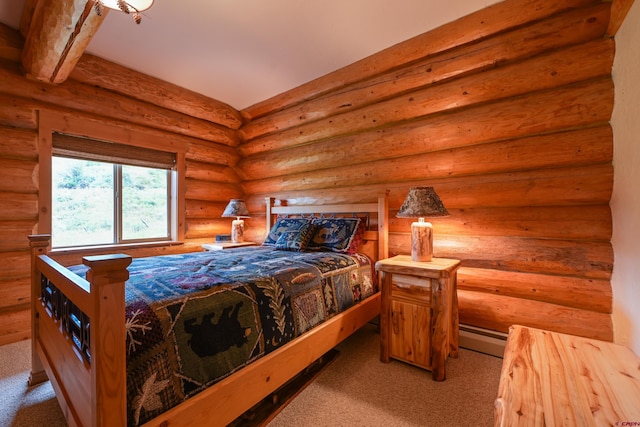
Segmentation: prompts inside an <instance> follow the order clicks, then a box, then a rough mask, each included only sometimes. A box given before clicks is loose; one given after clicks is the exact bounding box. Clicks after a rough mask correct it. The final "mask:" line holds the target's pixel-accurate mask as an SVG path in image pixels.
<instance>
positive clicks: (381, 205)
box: [377, 190, 389, 261]
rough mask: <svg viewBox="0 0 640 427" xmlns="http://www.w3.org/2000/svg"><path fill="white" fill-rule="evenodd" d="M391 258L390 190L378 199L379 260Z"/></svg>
mask: <svg viewBox="0 0 640 427" xmlns="http://www.w3.org/2000/svg"><path fill="white" fill-rule="evenodd" d="M386 258H389V190H386V191H385V195H384V196H381V197H378V259H377V261H380V260H383V259H386Z"/></svg>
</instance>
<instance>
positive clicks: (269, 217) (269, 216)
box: [264, 197, 274, 238]
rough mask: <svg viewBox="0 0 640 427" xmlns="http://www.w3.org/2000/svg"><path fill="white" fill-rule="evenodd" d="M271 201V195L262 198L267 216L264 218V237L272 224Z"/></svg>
mask: <svg viewBox="0 0 640 427" xmlns="http://www.w3.org/2000/svg"><path fill="white" fill-rule="evenodd" d="M273 201H274V198H273V197H265V198H264V202H265V205H266V210H267V218H266V220H267V222H266V229H267V234H265V238H266V237H267V236H268V235H269V232H270V231H271V227H272V226H273V213H272V212H271V208H272V207H273Z"/></svg>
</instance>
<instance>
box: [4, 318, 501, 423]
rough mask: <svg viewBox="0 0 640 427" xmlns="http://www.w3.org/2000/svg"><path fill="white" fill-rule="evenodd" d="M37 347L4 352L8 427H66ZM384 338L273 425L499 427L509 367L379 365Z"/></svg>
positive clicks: (465, 356)
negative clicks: (35, 360) (32, 373)
mask: <svg viewBox="0 0 640 427" xmlns="http://www.w3.org/2000/svg"><path fill="white" fill-rule="evenodd" d="M29 345H30V344H29V342H28V341H25V342H20V343H15V344H11V345H8V346H4V347H0V408H1V410H0V426H11V427H31V426H47V427H57V426H65V425H66V423H65V422H64V419H63V416H62V412H61V411H60V408H59V406H58V404H57V402H56V400H55V396H54V394H53V390H52V389H51V386H50V385H49V383H45V384H42V385H39V386H36V387H33V388H28V387H27V385H26V382H27V379H28V376H29V374H28V373H29V363H30V347H29ZM379 348H380V346H379V335H378V333H377V332H376V328H375V326H373V325H367V326H366V327H364V328H363V329H361V330H360V331H358V332H357V333H355V334H354V335H353V336H351V337H350V338H349V339H348V340H346V341H345V342H344V343H342V344H341V345H340V346H339V349H340V355H339V356H338V357H337V358H336V359H335V360H334V361H333V363H331V364H330V365H329V366H328V367H327V368H326V369H325V370H324V371H322V373H321V374H320V375H319V376H318V377H317V378H316V380H315V381H313V382H312V383H311V384H310V385H309V386H308V387H307V388H305V389H304V390H303V391H302V392H301V393H300V394H299V395H298V396H297V397H296V398H295V399H294V400H293V401H292V402H291V403H290V404H289V405H288V406H287V407H286V408H284V409H283V410H282V412H280V413H279V414H278V415H277V416H276V417H275V418H274V419H273V420H272V421H271V423H270V424H269V426H270V427H278V426H287V427H288V426H296V427H300V426H314V427H316V426H371V427H374V426H380V427H396V426H397V427H401V426H439V427H441V426H461V425H468V426H492V425H493V400H494V399H495V397H496V395H497V392H498V381H499V376H500V367H501V365H502V359H499V358H496V357H493V356H487V355H484V354H480V353H476V352H473V351H469V350H465V349H462V350H461V351H460V357H459V358H457V359H449V360H448V362H447V380H446V381H444V382H434V381H432V380H431V373H430V372H428V371H424V370H422V369H418V368H415V367H413V366H410V365H407V364H404V363H401V362H397V361H392V362H391V363H389V364H383V363H381V362H380V361H379V359H378V356H379Z"/></svg>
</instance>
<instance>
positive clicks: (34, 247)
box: [29, 234, 51, 386]
mask: <svg viewBox="0 0 640 427" xmlns="http://www.w3.org/2000/svg"><path fill="white" fill-rule="evenodd" d="M50 240H51V235H49V234H35V235H31V236H29V246H31V374H30V375H29V386H33V385H36V384H40V383H42V382H45V381H47V380H48V379H49V378H48V377H47V373H46V372H45V370H44V365H43V364H42V361H41V360H40V355H39V354H38V350H37V341H38V318H37V314H36V313H37V311H36V304H37V303H38V300H39V299H40V294H41V292H42V291H41V289H40V275H38V274H37V272H36V257H37V256H38V255H44V254H45V253H46V252H47V248H48V247H49V243H50Z"/></svg>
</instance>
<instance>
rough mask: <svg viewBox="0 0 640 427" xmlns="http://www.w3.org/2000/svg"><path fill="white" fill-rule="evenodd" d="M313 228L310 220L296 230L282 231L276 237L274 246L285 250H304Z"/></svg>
mask: <svg viewBox="0 0 640 427" xmlns="http://www.w3.org/2000/svg"><path fill="white" fill-rule="evenodd" d="M313 230H314V227H313V224H312V223H311V222H310V223H308V224H304V225H302V227H300V229H298V230H293V231H284V232H283V233H282V234H280V237H278V240H277V241H276V245H275V247H276V249H279V250H285V251H304V250H305V249H306V248H307V244H308V243H309V240H311V235H312V234H313Z"/></svg>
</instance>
